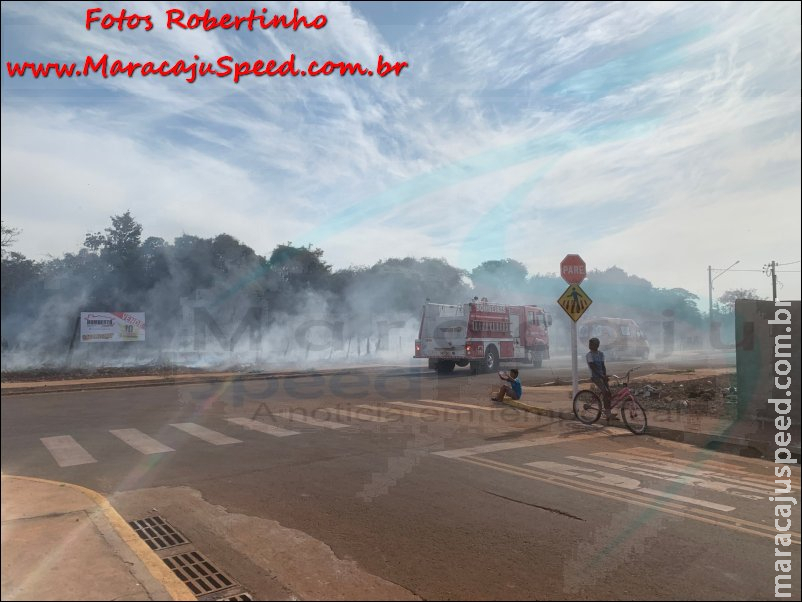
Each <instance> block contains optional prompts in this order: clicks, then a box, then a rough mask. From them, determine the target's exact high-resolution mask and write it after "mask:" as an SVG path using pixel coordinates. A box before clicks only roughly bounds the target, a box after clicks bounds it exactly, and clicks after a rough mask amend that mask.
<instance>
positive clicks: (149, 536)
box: [128, 516, 189, 550]
mask: <svg viewBox="0 0 802 602" xmlns="http://www.w3.org/2000/svg"><path fill="white" fill-rule="evenodd" d="M128 524H129V525H131V527H133V529H134V531H136V532H137V535H139V536H140V537H141V538H142V539H143V540H145V543H146V544H148V545H149V546H150V549H151V550H164V549H165V548H172V547H175V546H180V545H183V544H185V543H188V541H189V540H187V538H186V537H184V536H183V535H181V533H179V532H178V531H176V530H175V529H174V528H173V527H172V525H170V523H168V522H167V521H166V520H164V519H163V518H162V517H161V516H150V517H148V518H142V519H139V520H132V521H131V522H130V523H128Z"/></svg>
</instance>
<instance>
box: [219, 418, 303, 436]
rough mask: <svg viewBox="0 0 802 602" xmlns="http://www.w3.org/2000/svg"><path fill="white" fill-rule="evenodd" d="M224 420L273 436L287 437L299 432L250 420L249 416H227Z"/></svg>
mask: <svg viewBox="0 0 802 602" xmlns="http://www.w3.org/2000/svg"><path fill="white" fill-rule="evenodd" d="M226 420H227V421H228V422H230V423H232V424H237V425H239V426H241V427H244V428H246V429H248V430H251V431H259V432H260V433H265V434H267V435H273V436H274V437H289V436H291V435H298V434H300V433H299V432H298V431H290V430H287V429H283V428H280V427H278V426H273V425H272V424H265V423H264V422H261V421H259V420H251V419H250V418H227V419H226Z"/></svg>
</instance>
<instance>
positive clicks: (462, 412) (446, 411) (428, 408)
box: [390, 401, 468, 414]
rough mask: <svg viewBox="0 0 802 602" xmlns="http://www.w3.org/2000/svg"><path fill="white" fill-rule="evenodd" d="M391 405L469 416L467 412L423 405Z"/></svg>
mask: <svg viewBox="0 0 802 602" xmlns="http://www.w3.org/2000/svg"><path fill="white" fill-rule="evenodd" d="M390 403H391V404H393V405H395V406H405V407H408V408H423V409H425V410H434V411H435V412H443V413H445V414H467V413H468V411H467V410H452V409H449V408H438V407H435V406H427V405H423V404H422V403H408V402H406V401H391V402H390Z"/></svg>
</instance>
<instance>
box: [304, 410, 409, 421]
mask: <svg viewBox="0 0 802 602" xmlns="http://www.w3.org/2000/svg"><path fill="white" fill-rule="evenodd" d="M318 411H319V412H329V413H330V414H334V415H335V416H340V417H344V418H346V419H347V420H367V421H369V422H394V421H393V420H391V419H390V418H383V417H381V416H374V415H373V414H368V413H367V412H361V411H356V412H351V411H350V410H340V409H335V408H323V409H322V410H318Z"/></svg>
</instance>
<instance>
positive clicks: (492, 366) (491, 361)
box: [483, 347, 498, 372]
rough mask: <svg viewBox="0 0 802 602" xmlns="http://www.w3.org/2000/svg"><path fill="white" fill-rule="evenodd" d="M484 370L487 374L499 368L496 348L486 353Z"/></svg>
mask: <svg viewBox="0 0 802 602" xmlns="http://www.w3.org/2000/svg"><path fill="white" fill-rule="evenodd" d="M483 367H484V369H485V370H486V371H487V372H493V371H494V370H496V369H497V368H498V352H497V351H496V349H495V347H491V348H490V349H488V350H487V352H485V363H484V366H483Z"/></svg>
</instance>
